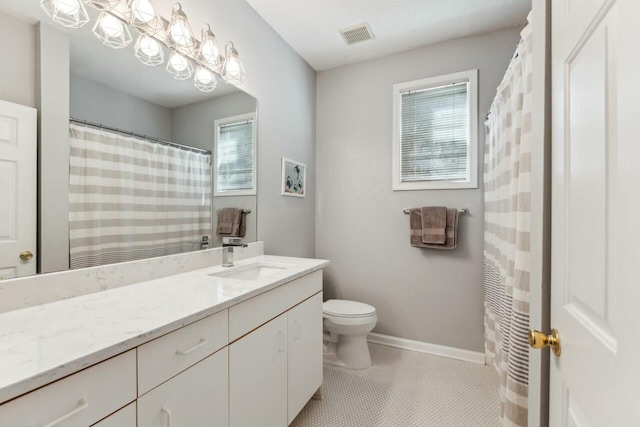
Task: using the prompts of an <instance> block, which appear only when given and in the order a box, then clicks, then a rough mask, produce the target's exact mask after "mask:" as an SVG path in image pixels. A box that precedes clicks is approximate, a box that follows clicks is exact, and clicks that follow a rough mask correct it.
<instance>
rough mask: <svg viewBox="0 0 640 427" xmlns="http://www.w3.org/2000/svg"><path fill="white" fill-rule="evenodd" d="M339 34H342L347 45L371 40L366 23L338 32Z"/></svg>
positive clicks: (371, 36)
mask: <svg viewBox="0 0 640 427" xmlns="http://www.w3.org/2000/svg"><path fill="white" fill-rule="evenodd" d="M340 34H342V37H343V38H344V41H345V42H346V43H347V44H354V43H360V42H363V41H366V40H371V39H373V33H372V32H371V28H369V24H367V23H366V22H365V23H362V24H359V25H355V26H353V27H349V28H344V29H342V30H340Z"/></svg>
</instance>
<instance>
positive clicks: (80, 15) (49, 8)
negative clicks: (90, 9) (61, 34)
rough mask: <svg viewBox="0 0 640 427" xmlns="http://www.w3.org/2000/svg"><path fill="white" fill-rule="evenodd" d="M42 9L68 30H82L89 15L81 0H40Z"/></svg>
mask: <svg viewBox="0 0 640 427" xmlns="http://www.w3.org/2000/svg"><path fill="white" fill-rule="evenodd" d="M40 7H42V9H43V10H44V11H45V12H46V14H47V15H49V17H50V18H51V19H53V20H54V21H55V22H57V23H58V24H60V25H62V26H65V27H67V28H80V27H82V26H83V25H84V24H86V23H87V22H89V15H87V10H86V9H85V8H84V5H83V4H82V3H80V0H40Z"/></svg>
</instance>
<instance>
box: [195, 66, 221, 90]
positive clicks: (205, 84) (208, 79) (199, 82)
mask: <svg viewBox="0 0 640 427" xmlns="http://www.w3.org/2000/svg"><path fill="white" fill-rule="evenodd" d="M193 85H194V86H195V87H196V88H198V89H199V90H200V91H202V92H211V91H213V90H214V89H215V88H216V86H217V85H218V80H217V79H216V76H215V74H213V72H212V71H211V70H209V69H208V68H205V67H203V66H202V65H200V66H199V67H198V70H197V71H196V75H195V77H194V78H193Z"/></svg>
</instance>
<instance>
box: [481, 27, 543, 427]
mask: <svg viewBox="0 0 640 427" xmlns="http://www.w3.org/2000/svg"><path fill="white" fill-rule="evenodd" d="M531 25H532V24H531V21H529V25H528V26H527V27H526V28H525V29H524V30H523V31H522V33H521V35H522V42H521V43H520V45H519V46H518V49H517V51H516V55H515V56H514V59H512V61H511V64H510V65H509V69H508V70H507V73H506V75H505V77H504V79H503V81H502V83H501V84H500V86H499V87H498V93H497V95H496V98H495V100H494V102H493V105H492V106H491V111H490V114H489V117H488V119H487V121H486V122H485V127H486V139H485V153H484V194H485V196H484V197H485V208H484V209H485V212H484V215H485V230H484V293H485V302H484V305H485V354H486V359H487V363H488V364H492V365H493V366H495V368H496V369H497V371H498V374H499V376H500V395H501V398H502V405H501V408H502V424H503V425H505V426H526V425H527V416H528V415H527V409H528V405H527V399H528V383H529V381H528V375H529V372H528V370H529V345H528V330H529V272H530V265H529V252H530V248H529V237H530V229H531V205H530V201H531V182H530V179H531V107H532V101H531V95H532V94H531Z"/></svg>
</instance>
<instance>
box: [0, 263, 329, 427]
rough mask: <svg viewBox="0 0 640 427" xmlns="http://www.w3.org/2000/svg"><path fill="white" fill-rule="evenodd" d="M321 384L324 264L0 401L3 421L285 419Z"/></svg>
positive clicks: (86, 423)
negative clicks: (104, 358)
mask: <svg viewBox="0 0 640 427" xmlns="http://www.w3.org/2000/svg"><path fill="white" fill-rule="evenodd" d="M321 385H322V271H321V270H317V271H315V272H312V273H310V274H307V275H304V276H302V277H299V278H296V279H294V280H291V281H289V282H287V283H284V284H282V285H279V286H276V287H274V288H273V289H271V290H269V291H266V292H263V293H261V294H258V295H256V296H254V297H252V298H249V299H246V300H244V301H242V302H239V303H237V304H235V305H232V306H230V307H229V308H228V309H227V308H225V309H223V310H220V311H218V312H216V313H214V314H212V315H209V316H206V317H204V318H201V319H199V320H197V321H195V322H192V323H189V324H187V325H185V326H182V327H180V328H178V329H175V330H173V331H171V332H169V333H166V334H164V335H161V336H158V337H157V338H155V339H153V340H151V341H148V342H144V343H141V344H140V345H138V346H137V347H135V348H132V349H130V350H127V351H126V352H124V353H121V354H119V355H116V356H114V357H111V358H110V359H107V360H105V361H103V362H100V363H97V364H95V365H93V366H89V367H87V368H86V369H83V370H81V371H78V372H76V373H74V374H71V375H69V376H67V377H64V378H62V379H60V380H57V381H55V382H52V383H50V384H48V385H45V386H43V387H40V388H38V389H36V390H34V391H32V392H30V393H27V394H24V395H22V396H19V397H17V398H15V399H13V400H10V401H8V402H5V403H3V404H0V427H23V426H25V427H26V426H41V427H42V426H45V427H90V426H92V427H193V426H198V427H229V426H232V427H250V426H260V427H262V426H269V427H278V426H280V427H286V426H287V425H288V424H290V423H291V421H293V419H294V418H295V416H296V415H297V414H298V413H299V412H300V410H301V409H302V408H303V406H304V405H305V404H306V403H307V401H308V400H309V399H310V398H311V397H312V396H313V394H314V393H315V392H316V391H317V390H318V388H319V387H320V386H321Z"/></svg>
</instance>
